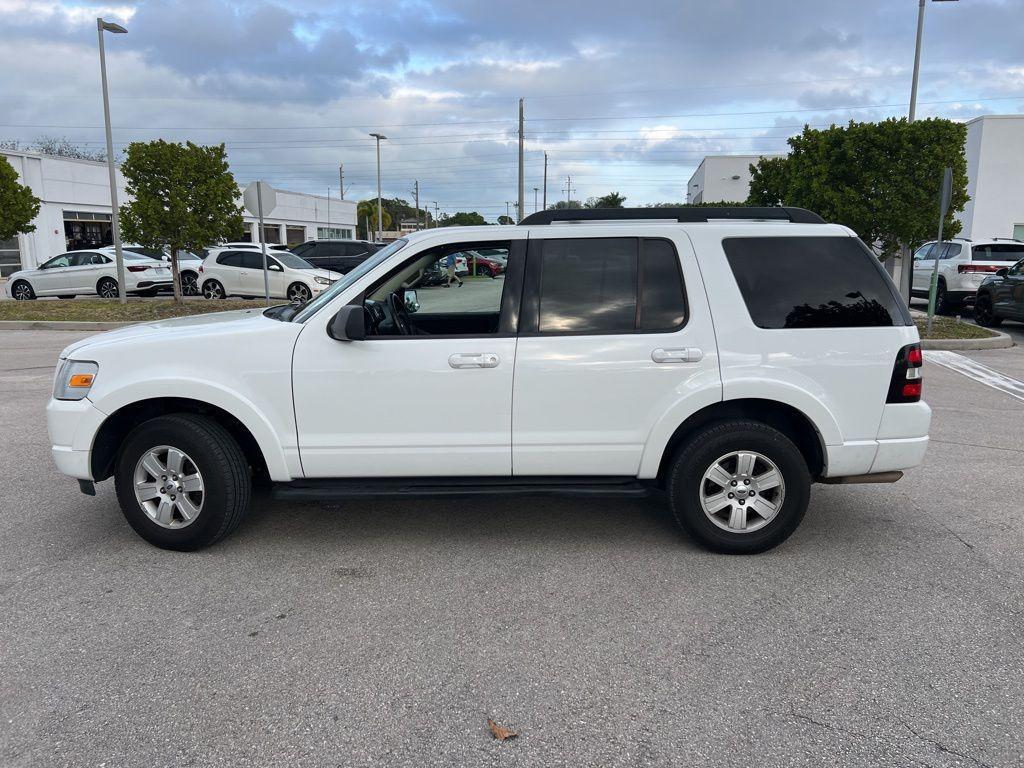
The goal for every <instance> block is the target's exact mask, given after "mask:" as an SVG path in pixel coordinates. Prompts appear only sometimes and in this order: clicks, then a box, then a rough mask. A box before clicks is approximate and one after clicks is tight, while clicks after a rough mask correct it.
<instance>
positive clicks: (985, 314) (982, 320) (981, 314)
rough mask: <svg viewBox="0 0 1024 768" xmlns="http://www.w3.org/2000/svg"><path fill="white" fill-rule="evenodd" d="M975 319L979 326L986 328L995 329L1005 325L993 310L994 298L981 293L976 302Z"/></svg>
mask: <svg viewBox="0 0 1024 768" xmlns="http://www.w3.org/2000/svg"><path fill="white" fill-rule="evenodd" d="M974 319H975V320H977V321H978V325H984V326H985V327H986V328H995V327H996V326H999V325H1002V324H1003V318H1001V317H996V315H995V311H994V310H993V309H992V297H991V296H989V295H988V294H987V293H979V294H978V298H976V299H975V300H974Z"/></svg>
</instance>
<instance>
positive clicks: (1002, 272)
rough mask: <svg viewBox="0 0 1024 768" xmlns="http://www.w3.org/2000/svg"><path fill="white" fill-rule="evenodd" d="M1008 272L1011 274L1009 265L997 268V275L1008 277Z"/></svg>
mask: <svg viewBox="0 0 1024 768" xmlns="http://www.w3.org/2000/svg"><path fill="white" fill-rule="evenodd" d="M1008 274H1010V268H1009V267H1003V268H1002V269H997V270H996V277H1006V276H1007V275H1008Z"/></svg>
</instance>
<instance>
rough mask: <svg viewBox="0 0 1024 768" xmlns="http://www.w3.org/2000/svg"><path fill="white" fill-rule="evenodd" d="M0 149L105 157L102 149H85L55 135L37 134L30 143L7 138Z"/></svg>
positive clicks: (77, 156)
mask: <svg viewBox="0 0 1024 768" xmlns="http://www.w3.org/2000/svg"><path fill="white" fill-rule="evenodd" d="M0 149H11V150H14V151H18V150H21V151H23V152H38V153H40V154H42V155H53V156H55V157H74V158H77V159H79V160H95V161H97V162H106V159H107V153H106V152H105V151H103V150H102V149H86V148H85V147H82V146H80V145H78V144H75V143H74V142H72V141H70V140H69V139H67V138H64V137H60V138H57V137H56V136H39V137H38V138H36V139H35V141H32V142H31V143H27V142H21V141H18V140H17V139H8V140H5V141H0Z"/></svg>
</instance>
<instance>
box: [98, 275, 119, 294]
mask: <svg viewBox="0 0 1024 768" xmlns="http://www.w3.org/2000/svg"><path fill="white" fill-rule="evenodd" d="M96 293H97V294H98V295H99V296H100V298H103V299H116V298H117V280H115V279H114V278H112V277H101V278H100V281H99V282H98V283H96Z"/></svg>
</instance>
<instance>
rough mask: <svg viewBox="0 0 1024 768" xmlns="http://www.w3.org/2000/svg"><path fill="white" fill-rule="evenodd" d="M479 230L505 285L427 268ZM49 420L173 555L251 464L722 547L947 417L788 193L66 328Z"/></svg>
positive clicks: (534, 224)
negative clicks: (759, 205) (621, 501)
mask: <svg viewBox="0 0 1024 768" xmlns="http://www.w3.org/2000/svg"><path fill="white" fill-rule="evenodd" d="M653 217H659V218H660V217H670V218H668V219H667V220H655V219H654V218H653ZM567 219H579V220H580V221H578V222H574V223H569V222H568V221H566V220H567ZM480 248H486V249H498V250H500V251H501V252H503V253H505V254H507V257H508V271H507V272H506V275H505V278H504V279H503V280H467V281H465V282H466V285H465V286H464V287H462V288H458V289H448V288H445V287H444V286H438V285H428V284H427V282H425V281H424V276H425V275H426V274H427V273H428V271H429V270H430V268H431V266H432V265H433V264H435V263H436V262H437V261H438V259H441V258H444V257H445V256H446V255H447V254H449V253H453V252H459V253H461V252H465V251H467V250H471V249H480ZM47 412H48V423H49V432H50V437H51V441H52V444H53V456H54V459H55V460H56V462H57V465H58V467H59V468H60V470H61V471H62V472H64V473H65V474H68V475H70V476H72V477H74V478H77V479H78V480H79V481H80V485H81V487H82V490H83V491H84V492H86V493H95V489H94V483H95V482H96V481H100V480H105V479H107V478H110V477H113V478H114V484H115V488H116V491H117V496H118V500H119V502H120V506H121V509H122V510H123V512H124V515H125V516H126V518H127V519H128V522H129V523H130V524H131V525H132V526H133V527H134V528H135V530H136V531H137V532H138V533H139V534H140V535H141V536H142V537H143V538H145V539H146V540H147V541H149V542H151V543H152V544H155V545H157V546H160V547H165V548H170V549H196V548H199V547H203V546H205V545H208V544H210V543H212V542H214V541H217V540H218V539H220V538H222V537H223V536H225V535H226V534H228V533H229V532H230V531H231V530H232V529H234V528H235V527H236V526H237V525H238V524H239V522H240V521H241V520H242V518H243V516H244V515H245V512H246V508H247V506H248V502H249V494H250V487H251V483H252V479H253V478H254V477H256V478H261V479H264V480H269V481H270V482H272V483H273V484H274V489H275V495H276V496H277V497H278V498H285V499H287V498H292V499H341V498H354V497H356V498H357V497H366V496H373V495H393V494H414V495H427V494H452V493H455V494H469V493H481V494H488V493H489V494H499V495H504V494H524V493H530V494H536V493H549V494H550V493H561V494H585V495H593V494H606V495H609V494H610V495H621V496H634V495H638V494H644V493H651V492H660V493H664V494H665V495H666V496H667V498H668V501H669V504H670V506H671V508H672V511H673V513H674V515H675V518H676V520H677V521H678V522H679V524H680V525H681V526H682V527H683V528H685V529H686V530H687V531H688V532H689V533H690V534H691V535H692V536H694V537H695V538H696V539H697V540H698V541H700V542H701V543H702V544H704V545H705V546H708V547H710V548H713V549H715V550H719V551H724V552H742V553H750V552H758V551H761V550H764V549H767V548H769V547H772V546H774V545H776V544H778V543H779V542H781V541H783V540H784V539H785V538H786V537H788V536H789V535H790V534H791V533H792V532H793V530H794V529H795V528H796V527H797V525H798V523H799V522H800V520H801V518H802V517H803V515H804V511H805V510H806V508H807V504H808V498H809V492H810V485H811V483H812V482H815V481H820V482H829V483H843V482H892V481H894V480H897V479H899V477H900V476H901V474H902V470H904V469H906V468H908V467H913V466H915V465H917V464H919V463H920V462H921V460H922V458H923V456H924V453H925V449H926V447H927V445H928V428H929V423H930V420H931V410H930V409H929V408H928V406H927V405H926V404H925V403H923V402H921V349H920V346H919V344H918V334H917V329H916V328H915V326H914V324H913V323H912V322H911V319H910V316H909V313H908V311H907V308H906V305H905V304H904V303H903V302H902V301H901V299H900V297H899V295H898V293H897V291H896V289H895V288H894V286H893V284H892V282H891V280H890V279H889V277H888V276H887V275H886V273H885V271H884V270H883V269H882V267H881V266H880V265H879V263H878V260H877V259H876V258H875V257H874V256H873V255H872V253H871V251H870V250H868V248H866V247H865V246H864V244H863V243H861V242H860V240H858V239H857V238H856V236H855V235H854V234H853V232H852V231H851V230H849V229H847V228H846V227H842V226H838V225H831V224H825V223H823V222H822V221H821V219H820V218H818V217H817V216H816V215H814V214H811V213H809V212H807V211H803V210H800V209H788V208H766V209H736V208H724V209H714V208H678V209H644V210H630V209H624V210H618V211H601V210H585V211H581V210H569V211H545V212H542V213H538V214H534V215H533V216H530V217H527V219H526V220H525V221H524V222H523V224H522V225H520V226H514V227H467V228H457V227H447V228H439V229H429V230H424V231H421V232H416V233H414V234H411V235H409V236H408V237H407V238H403V239H401V240H397V241H395V242H394V243H393V244H391V245H389V246H388V247H386V248H384V249H383V250H381V251H379V252H377V253H376V254H374V255H373V256H371V257H370V258H369V259H368V260H367V261H365V262H364V263H363V264H361V265H360V266H359V267H357V268H356V269H354V270H353V271H352V272H350V273H349V274H347V275H345V276H344V277H343V278H342V279H341V280H339V281H338V282H336V283H335V284H334V285H333V286H332V287H331V288H330V289H329V290H327V291H325V292H324V293H322V294H321V295H320V296H318V297H317V298H315V299H313V300H312V301H310V302H308V303H306V304H305V305H301V306H297V305H283V306H279V307H272V308H269V309H266V310H263V309H255V308H254V309H250V310H242V311H236V312H225V313H219V314H213V315H208V316H205V317H190V318H187V319H179V320H169V321H168V320H164V321H160V322H157V323H151V324H144V325H136V326H133V327H129V328H125V329H122V330H118V331H113V332H110V333H106V334H102V335H100V336H94V337H92V338H90V339H86V340H84V341H80V342H78V343H76V344H72V345H71V346H70V347H68V348H67V349H66V350H64V352H63V353H62V354H61V356H60V363H59V367H58V370H57V375H56V380H55V382H54V393H53V399H52V400H51V401H50V403H49V406H48V409H47ZM481 514H483V512H481Z"/></svg>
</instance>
